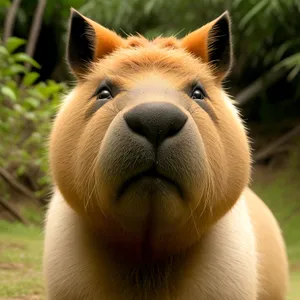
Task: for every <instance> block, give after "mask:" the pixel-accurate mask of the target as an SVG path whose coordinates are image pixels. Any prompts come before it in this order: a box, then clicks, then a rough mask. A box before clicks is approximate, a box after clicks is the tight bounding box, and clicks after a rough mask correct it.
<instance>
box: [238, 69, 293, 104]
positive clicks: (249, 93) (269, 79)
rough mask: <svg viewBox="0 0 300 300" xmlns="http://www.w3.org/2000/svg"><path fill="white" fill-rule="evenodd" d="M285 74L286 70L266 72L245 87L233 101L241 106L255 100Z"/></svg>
mask: <svg viewBox="0 0 300 300" xmlns="http://www.w3.org/2000/svg"><path fill="white" fill-rule="evenodd" d="M286 73H287V70H286V69H280V70H279V71H276V72H272V71H268V72H266V73H265V74H263V75H262V76H261V77H260V78H258V79H257V80H255V81H254V82H253V83H252V84H250V85H249V86H248V87H246V88H245V89H243V90H242V91H241V92H239V93H238V94H237V95H236V97H235V100H236V103H237V105H238V106H243V105H245V104H246V103H248V102H249V101H251V100H252V99H255V96H256V95H257V94H259V93H261V92H262V91H264V90H266V89H267V88H268V87H269V86H270V85H272V84H274V83H275V82H276V81H278V80H279V79H281V78H282V77H283V76H285V75H286Z"/></svg>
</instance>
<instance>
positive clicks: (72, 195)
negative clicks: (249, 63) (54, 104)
mask: <svg viewBox="0 0 300 300" xmlns="http://www.w3.org/2000/svg"><path fill="white" fill-rule="evenodd" d="M87 21H88V22H89V24H91V25H92V26H93V28H94V30H95V32H96V40H97V42H96V44H95V45H96V50H95V59H94V62H93V63H92V64H91V65H90V69H89V70H88V71H87V72H86V73H85V74H83V75H82V76H80V77H79V78H80V80H79V82H78V84H77V86H76V87H75V89H74V90H73V91H72V92H71V93H70V94H69V95H68V96H67V98H66V100H65V101H64V103H63V104H62V107H61V108H60V111H59V113H58V115H57V118H56V120H55V123H54V126H53V131H52V133H51V139H50V165H51V172H52V176H53V180H54V184H55V189H54V196H53V199H52V201H51V204H50V207H49V211H48V214H47V222H46V237H45V253H44V274H45V281H46V288H47V296H48V299H49V300H53V299H55V300H60V299H86V300H89V299H111V300H119V299H159V300H166V299H176V300H184V299H207V300H214V299H216V300H219V299H224V300H227V299H228V300H277V299H278V300H283V299H285V296H286V292H287V280H288V274H287V269H288V268H287V258H286V253H285V247H284V242H283V239H282V237H281V234H280V231H279V227H278V225H277V223H276V221H275V220H274V217H273V216H272V214H271V213H270V211H269V210H268V209H267V208H266V207H265V206H264V204H263V203H262V201H261V200H260V199H259V198H258V197H257V196H255V195H254V194H253V193H252V192H251V191H249V190H248V188H247V185H248V181H249V176H250V160H251V158H250V150H249V145H248V141H247V136H246V133H245V129H244V126H243V124H242V121H241V119H240V117H239V115H238V113H237V111H236V109H235V108H234V106H233V104H232V103H231V101H230V99H229V98H228V96H227V95H226V94H225V92H224V91H223V90H222V87H221V85H220V80H221V78H223V76H224V74H223V73H222V74H218V73H215V72H214V70H213V69H212V68H211V66H210V64H209V62H208V61H207V51H208V50H209V49H208V46H207V38H208V37H207V32H208V30H209V28H212V26H213V24H214V23H215V22H211V23H209V24H208V25H206V27H204V28H203V29H200V31H198V32H196V34H194V33H191V34H190V35H189V36H188V37H186V38H184V39H183V40H182V41H178V40H176V39H175V38H157V39H155V40H154V41H148V40H146V39H145V38H143V37H129V38H128V39H127V40H124V39H121V38H120V37H118V36H116V35H115V34H114V33H112V32H110V31H109V30H108V29H104V28H103V27H102V26H100V25H98V24H96V23H94V22H93V21H91V20H89V19H87ZM196 40H198V41H200V45H201V49H200V50H199V49H198V48H197V49H198V50H199V51H198V50H195V45H196ZM107 41H108V46H103V45H102V44H103V43H105V42H107ZM74 71H75V72H76V69H74ZM104 78H110V80H111V81H112V82H114V84H116V85H118V86H119V87H120V88H121V92H120V93H119V95H117V96H116V97H115V98H114V99H112V100H111V101H109V102H108V103H106V104H105V105H104V106H103V107H101V108H100V109H99V110H97V111H96V112H95V113H94V114H91V111H92V109H93V105H94V104H95V97H94V98H93V99H91V96H92V95H93V93H94V91H95V90H96V89H97V87H98V85H99V84H100V82H101V81H102V80H103V79H104ZM195 79H196V80H198V81H200V82H201V84H202V85H203V86H204V87H205V90H206V91H207V94H208V95H209V98H210V99H209V100H208V99H206V100H204V101H205V104H206V106H207V110H208V111H209V113H208V112H206V111H204V110H203V109H201V108H200V107H199V105H198V104H196V102H195V101H193V100H192V99H191V98H190V97H189V96H188V95H186V94H185V93H184V92H183V91H182V89H184V88H185V87H186V86H187V85H188V84H189V83H190V82H191V81H193V80H195ZM146 102H151V103H156V102H168V103H171V104H173V105H175V106H176V107H177V108H178V109H180V110H181V111H182V112H184V113H185V114H186V116H187V122H186V124H185V125H184V127H183V128H182V129H181V131H180V132H179V133H178V134H177V135H176V136H175V137H172V138H170V139H168V140H167V141H166V142H164V144H162V145H161V148H160V150H159V151H158V154H159V162H158V166H159V167H160V168H161V170H162V172H166V174H165V175H166V176H172V177H173V179H174V180H176V181H177V182H179V184H180V186H181V188H182V190H183V195H184V198H182V197H183V196H181V194H179V193H178V192H177V190H176V188H175V187H174V186H172V185H168V184H164V185H163V188H162V191H163V192H161V193H158V194H155V196H151V195H149V194H148V193H147V192H146V190H147V186H144V185H143V184H142V183H136V184H133V185H132V186H131V187H130V188H128V190H127V191H126V192H125V193H124V194H123V195H122V197H121V198H120V199H118V198H117V195H116V190H117V188H118V187H120V186H121V185H122V183H123V182H124V181H125V180H127V179H128V176H129V174H131V173H132V172H138V171H139V170H140V171H142V169H143V164H144V163H146V161H147V159H150V158H151V157H152V156H153V153H152V150H151V148H149V147H148V144H142V143H143V142H142V140H141V139H140V138H139V137H138V136H136V135H135V136H133V135H132V132H131V131H130V130H129V129H128V126H127V125H126V124H125V121H124V114H125V113H126V112H128V111H130V110H131V109H133V108H134V107H136V106H137V105H138V104H140V103H146ZM141 145H142V146H141ZM266 236H267V238H266ZM145 245H146V248H147V251H146V253H145Z"/></svg>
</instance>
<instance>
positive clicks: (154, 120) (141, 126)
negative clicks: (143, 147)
mask: <svg viewBox="0 0 300 300" xmlns="http://www.w3.org/2000/svg"><path fill="white" fill-rule="evenodd" d="M124 119H125V121H126V123H127V125H128V127H129V128H130V129H131V130H132V131H134V132H135V133H137V134H139V135H142V136H144V137H145V138H146V139H147V140H148V141H149V142H151V143H152V144H153V145H154V146H155V147H157V146H158V145H160V144H161V143H162V142H163V141H164V140H165V139H166V138H168V137H171V136H175V135H176V134H177V133H178V132H179V131H180V130H181V129H182V127H183V126H184V124H185V123H186V121H187V115H186V114H185V113H184V112H182V111H181V110H180V109H179V108H178V107H177V106H175V105H173V104H170V103H165V102H155V103H143V104H139V105H137V106H135V107H134V108H133V109H131V110H130V111H128V112H127V113H126V114H124Z"/></svg>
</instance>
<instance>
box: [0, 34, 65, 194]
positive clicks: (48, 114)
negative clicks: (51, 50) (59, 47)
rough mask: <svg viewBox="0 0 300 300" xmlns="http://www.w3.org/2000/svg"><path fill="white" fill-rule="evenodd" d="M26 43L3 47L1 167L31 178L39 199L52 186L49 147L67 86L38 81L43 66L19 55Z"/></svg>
mask: <svg viewBox="0 0 300 300" xmlns="http://www.w3.org/2000/svg"><path fill="white" fill-rule="evenodd" d="M24 43H25V41H24V40H22V39H19V38H16V37H11V38H9V39H8V40H7V42H6V44H5V45H3V43H0V105H1V110H0V136H1V143H0V166H3V167H4V168H6V169H10V170H11V171H12V172H14V173H15V175H16V176H18V177H19V178H26V177H27V178H30V179H31V180H33V182H34V184H35V189H36V190H37V193H38V196H42V195H43V194H44V193H45V191H46V188H47V186H48V184H49V177H48V176H47V175H46V174H47V155H46V152H45V147H46V145H47V136H48V135H49V130H50V127H51V119H52V118H53V116H54V114H55V111H56V107H57V105H58V103H59V100H60V94H61V93H62V92H64V91H65V89H66V86H65V85H64V84H61V83H56V82H54V81H53V80H47V81H46V82H38V83H36V81H37V80H38V78H39V74H38V73H37V72H30V71H28V67H27V66H28V65H31V66H34V67H35V68H40V66H39V64H38V63H37V62H36V61H34V60H33V59H32V58H31V57H29V56H27V55H26V54H25V53H22V52H16V50H17V49H18V48H19V47H20V46H21V45H24Z"/></svg>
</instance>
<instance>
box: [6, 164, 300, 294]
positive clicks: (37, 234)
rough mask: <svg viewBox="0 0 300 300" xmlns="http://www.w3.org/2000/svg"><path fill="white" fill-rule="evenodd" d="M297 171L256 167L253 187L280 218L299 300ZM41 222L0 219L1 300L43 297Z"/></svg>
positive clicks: (298, 194) (299, 214)
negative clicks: (31, 222)
mask: <svg viewBox="0 0 300 300" xmlns="http://www.w3.org/2000/svg"><path fill="white" fill-rule="evenodd" d="M297 178H299V175H298V174H293V173H292V172H286V171H280V172H275V171H274V172H273V171H272V170H268V169H267V170H266V169H257V170H256V172H254V182H253V185H252V188H253V189H254V190H255V191H256V192H257V194H258V195H259V196H261V197H262V198H263V199H264V200H265V202H266V203H267V204H268V205H269V207H270V208H271V209H272V211H273V212H274V214H275V216H276V218H277V220H278V221H279V223H280V225H281V228H282V231H283V234H284V237H285V240H286V244H287V249H288V256H289V261H290V269H291V282H290V293H289V297H288V299H287V300H300V201H299V200H300V199H299V198H300V193H299V180H297ZM42 246H43V232H42V228H41V226H36V225H32V226H29V227H25V226H24V225H21V224H17V223H14V224H11V223H8V222H5V221H0V300H12V299H14V300H21V299H23V300H41V299H44V297H43V284H42V270H41V257H42Z"/></svg>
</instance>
